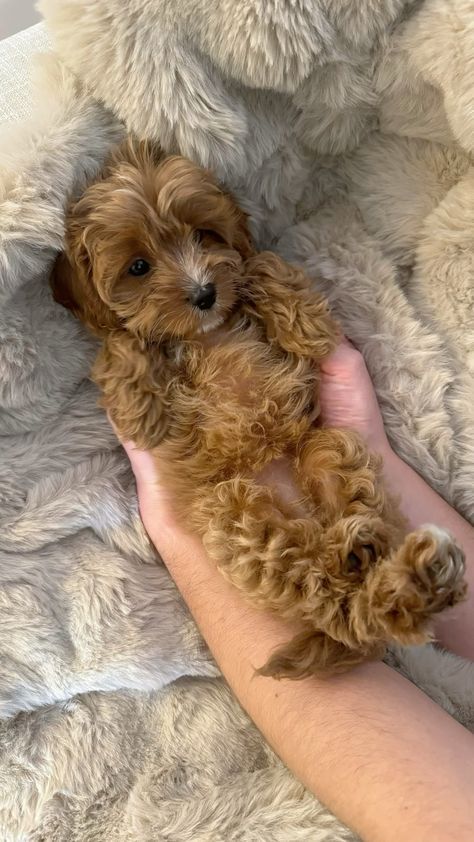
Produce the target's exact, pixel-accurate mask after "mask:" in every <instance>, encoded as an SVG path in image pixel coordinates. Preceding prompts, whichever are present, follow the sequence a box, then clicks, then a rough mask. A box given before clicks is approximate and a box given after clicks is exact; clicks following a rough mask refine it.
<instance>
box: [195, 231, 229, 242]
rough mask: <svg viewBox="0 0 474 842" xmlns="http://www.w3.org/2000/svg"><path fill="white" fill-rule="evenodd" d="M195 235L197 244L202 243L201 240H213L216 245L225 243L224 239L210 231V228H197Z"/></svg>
mask: <svg viewBox="0 0 474 842" xmlns="http://www.w3.org/2000/svg"><path fill="white" fill-rule="evenodd" d="M195 233H196V239H197V241H198V243H202V241H203V240H209V239H210V240H214V242H217V243H225V240H224V238H223V237H221V235H220V234H218V233H217V232H216V231H211V229H210V228H197V229H196V232H195Z"/></svg>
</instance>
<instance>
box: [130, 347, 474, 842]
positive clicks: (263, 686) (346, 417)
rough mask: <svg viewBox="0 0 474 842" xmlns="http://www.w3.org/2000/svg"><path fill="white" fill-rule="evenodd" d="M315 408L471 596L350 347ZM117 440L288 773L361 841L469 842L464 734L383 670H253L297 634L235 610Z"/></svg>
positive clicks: (228, 669) (457, 613) (461, 619)
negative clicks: (448, 561)
mask: <svg viewBox="0 0 474 842" xmlns="http://www.w3.org/2000/svg"><path fill="white" fill-rule="evenodd" d="M320 402H321V408H322V415H321V421H322V423H324V424H326V425H328V426H336V427H350V428H351V429H355V430H357V431H358V432H359V433H360V434H361V435H362V436H364V437H365V439H366V441H367V443H368V445H369V447H370V448H371V449H372V450H375V451H377V452H379V453H380V454H381V455H382V456H383V459H384V465H385V469H384V470H385V478H386V482H387V485H388V487H389V488H390V490H391V491H392V492H393V493H395V494H397V495H398V496H399V498H400V503H401V506H402V510H403V512H404V514H405V515H406V517H407V518H408V520H409V522H410V525H411V526H412V527H418V526H420V525H423V524H425V523H436V524H437V525H438V526H440V527H444V528H446V529H448V530H449V531H450V532H452V533H453V534H454V535H455V537H456V538H457V540H458V542H459V543H460V544H461V545H462V546H463V548H464V550H465V552H466V558H467V578H468V581H469V583H470V584H471V591H472V582H473V566H474V564H473V558H474V530H473V528H472V527H471V526H470V525H469V524H468V523H467V522H466V521H464V520H463V518H462V517H460V516H459V515H458V514H457V513H456V512H455V511H454V510H453V509H452V508H451V507H450V506H449V505H448V504H447V503H446V502H445V501H444V500H442V498H440V497H439V496H438V495H437V494H436V493H435V492H434V491H433V490H432V489H431V488H429V486H428V485H427V484H426V483H425V482H424V481H423V480H422V479H421V477H419V476H418V474H416V473H415V472H414V471H413V470H412V469H411V468H410V467H409V466H407V465H406V464H405V463H404V462H402V460H400V459H399V458H398V457H397V456H396V455H395V454H394V452H393V451H392V450H391V448H390V445H389V443H388V440H387V437H386V435H385V431H384V428H383V422H382V419H381V415H380V410H379V407H378V404H377V400H376V397H375V393H374V390H373V386H372V383H371V381H370V377H369V375H368V372H367V369H366V368H365V364H364V362H363V359H362V357H361V355H360V354H359V353H358V352H357V351H355V349H353V348H352V347H351V346H350V345H349V344H348V343H346V342H344V343H342V344H341V345H340V346H339V348H338V349H337V350H336V351H335V353H334V354H333V355H332V356H331V357H330V358H328V360H327V361H326V362H325V363H324V365H323V371H322V382H321V392H320ZM124 446H125V449H126V451H127V453H128V455H129V457H130V460H131V464H132V467H133V470H134V472H135V476H136V481H137V490H138V497H139V504H140V512H141V516H142V519H143V522H144V525H145V528H146V529H147V531H148V534H149V536H150V538H151V540H152V542H153V543H154V544H155V546H156V548H157V550H158V551H159V553H160V555H161V557H162V558H163V560H164V562H165V564H166V565H167V567H168V570H169V572H170V574H171V576H172V577H173V579H174V580H175V582H176V585H177V587H178V589H179V590H180V592H181V594H182V596H183V598H184V600H185V602H186V603H187V605H188V607H189V609H190V611H191V613H192V614H193V616H194V618H195V620H196V623H197V625H198V627H199V628H200V630H201V632H202V634H203V637H204V638H205V640H206V641H207V643H208V645H209V648H210V649H211V651H212V653H213V655H214V657H215V659H216V661H217V663H218V664H219V667H220V669H221V670H222V673H223V674H224V676H225V678H226V679H227V681H228V683H229V685H230V686H231V688H232V689H233V691H234V693H235V695H236V696H237V698H238V699H239V701H240V703H241V704H242V706H243V707H244V708H245V709H246V710H247V712H248V714H249V715H250V717H251V718H252V719H253V721H254V722H255V723H256V725H257V726H258V728H259V729H260V731H261V732H262V733H263V734H264V736H265V737H266V739H267V740H268V742H269V743H270V744H271V745H272V746H273V748H274V749H275V751H276V752H277V753H278V754H279V756H280V757H281V758H282V760H283V761H284V762H285V763H286V764H287V766H288V767H289V768H290V769H291V770H292V771H293V772H294V774H295V775H296V776H297V777H299V778H300V780H302V781H303V782H304V783H305V784H306V786H307V787H308V789H310V790H311V791H312V792H313V793H314V794H315V795H316V796H317V797H318V798H319V799H320V800H321V801H323V802H324V803H325V804H327V806H328V807H329V808H330V809H331V810H332V811H333V812H334V813H335V814H336V815H338V816H339V817H340V818H341V819H342V820H343V821H344V822H346V823H347V824H348V825H349V826H350V827H352V828H353V829H354V830H355V831H356V832H357V833H358V834H360V836H361V837H362V838H363V839H364V840H366V842H399V840H400V839H403V840H404V842H425V840H426V842H428V840H429V842H447V840H448V839H449V840H451V839H456V842H468V840H469V841H470V840H472V838H473V837H474V792H473V790H472V785H471V782H472V781H473V780H474V736H473V735H472V734H470V733H469V732H468V731H467V730H466V729H464V728H463V727H462V726H461V725H459V724H458V723H457V722H456V721H455V720H453V719H452V718H451V717H450V716H449V715H448V714H446V713H445V712H444V711H443V710H441V709H440V708H439V707H438V706H437V705H436V704H434V703H433V702H432V701H431V700H430V699H428V698H427V697H426V696H425V695H424V694H423V693H422V692H421V691H419V690H418V689H417V688H416V687H414V686H413V685H412V684H410V682H408V681H406V680H405V679H404V678H403V677H402V676H400V675H399V674H397V673H395V672H394V671H392V670H391V669H390V668H389V667H387V666H385V665H384V664H382V663H372V664H364V665H361V666H358V667H356V668H354V669H353V670H352V671H351V672H349V673H346V674H345V675H340V676H334V677H331V678H324V679H320V678H319V679H318V678H308V679H305V680H303V681H298V682H294V681H293V682H292V681H288V680H282V681H276V680H275V679H272V678H265V677H262V676H259V675H258V674H257V673H256V669H258V667H260V666H262V665H263V664H265V663H266V661H267V660H268V658H269V656H270V654H271V653H272V652H273V650H274V649H275V648H276V647H278V646H279V645H281V644H282V643H284V642H286V641H287V640H288V639H290V638H291V637H292V634H293V631H294V630H292V629H291V627H289V626H287V625H286V624H285V623H283V622H281V621H279V620H278V618H276V617H274V616H270V615H268V614H266V613H263V612H259V611H256V610H255V609H253V608H252V607H251V606H249V605H248V604H246V603H245V602H244V600H243V599H242V597H241V596H240V595H239V594H238V593H237V592H236V591H235V590H234V589H233V588H232V587H231V586H230V585H229V584H228V583H227V582H226V581H225V580H224V579H223V577H222V576H221V575H220V574H219V572H218V571H217V570H216V568H215V566H214V565H213V564H212V562H211V561H210V560H209V558H208V557H207V555H206V553H205V551H204V549H203V546H202V544H201V542H200V541H199V539H197V538H196V537H195V536H193V535H189V534H188V533H187V532H186V530H185V529H184V528H183V527H182V526H181V525H180V524H178V523H177V522H176V520H175V518H174V515H173V505H172V500H170V499H169V495H168V494H167V491H166V489H165V488H163V487H162V486H161V485H160V479H159V466H158V464H157V461H156V459H153V458H152V457H151V456H150V454H147V453H143V452H141V451H138V450H136V449H135V448H134V446H133V444H130V443H126V444H125V445H124ZM277 480H278V481H280V478H279V477H278V478H277ZM283 481H284V478H283ZM473 615H474V611H473V604H472V594H471V595H470V597H469V599H468V600H467V601H466V602H465V603H463V604H462V605H461V606H458V607H457V608H456V609H454V610H453V612H446V616H445V617H443V619H442V620H440V621H439V623H438V627H437V635H438V638H439V640H440V641H441V642H442V643H443V644H444V645H446V646H447V647H449V648H451V649H452V650H453V651H455V652H458V653H459V654H462V655H464V656H465V657H471V658H474V635H473V630H474V617H473Z"/></svg>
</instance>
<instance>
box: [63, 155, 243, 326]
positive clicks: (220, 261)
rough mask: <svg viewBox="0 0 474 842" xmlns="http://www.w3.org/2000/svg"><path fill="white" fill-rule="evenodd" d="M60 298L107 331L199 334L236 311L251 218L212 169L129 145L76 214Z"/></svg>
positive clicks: (71, 219) (71, 218) (74, 210)
mask: <svg viewBox="0 0 474 842" xmlns="http://www.w3.org/2000/svg"><path fill="white" fill-rule="evenodd" d="M67 227H68V233H67V246H66V252H65V254H64V255H63V256H62V257H61V259H60V260H59V261H58V263H57V265H56V268H55V272H54V275H53V281H52V283H53V291H54V294H55V298H56V300H58V301H60V302H61V303H62V304H64V305H65V306H68V307H69V308H70V309H72V310H73V311H74V312H75V313H76V314H77V315H79V316H80V317H81V318H82V319H83V321H85V322H86V323H87V324H88V325H89V327H91V328H92V329H93V330H95V331H96V332H98V333H101V332H103V330H104V329H105V330H107V329H110V328H115V327H122V328H125V329H127V330H129V331H131V332H133V333H134V334H135V335H137V336H139V337H141V338H143V339H145V340H148V341H156V342H158V341H160V340H163V339H165V340H166V339H173V338H174V339H176V338H187V339H189V338H194V337H198V336H199V335H203V334H205V333H208V332H210V331H212V330H214V329H216V328H217V327H219V326H220V325H221V324H223V323H224V322H225V321H226V319H227V318H228V317H229V315H230V314H231V312H232V310H233V308H234V307H235V305H236V302H237V300H238V297H239V288H240V287H241V285H242V282H243V281H242V277H243V266H244V262H245V260H246V259H247V258H248V257H249V256H250V254H252V253H253V249H252V245H251V240H250V236H249V234H248V231H247V226H246V220H245V215H244V214H243V213H242V211H241V210H240V209H239V208H238V207H237V205H236V204H235V202H234V201H233V200H232V199H231V197H230V196H228V195H227V194H225V193H224V192H223V191H222V190H221V189H220V188H219V187H218V186H217V184H216V183H215V182H214V181H213V179H212V177H211V176H210V175H209V173H207V172H206V171H205V170H202V169H200V168H199V167H197V166H195V165H194V164H192V163H191V162H190V161H188V160H186V159H184V158H181V157H167V158H163V159H162V160H161V161H160V160H158V161H156V159H154V157H153V153H152V152H151V151H150V149H149V148H148V147H146V146H144V145H140V146H131V145H128V146H127V147H125V148H123V149H122V150H121V151H120V152H119V153H117V154H116V156H115V158H114V160H112V162H111V164H110V166H109V168H108V170H107V171H106V173H105V174H104V177H103V179H102V180H101V181H98V182H97V183H95V184H93V185H92V186H91V187H89V188H88V190H87V191H86V193H85V194H84V196H83V197H82V198H81V199H80V200H79V201H78V202H77V203H76V204H75V206H73V208H72V209H71V213H70V215H69V219H68V226H67Z"/></svg>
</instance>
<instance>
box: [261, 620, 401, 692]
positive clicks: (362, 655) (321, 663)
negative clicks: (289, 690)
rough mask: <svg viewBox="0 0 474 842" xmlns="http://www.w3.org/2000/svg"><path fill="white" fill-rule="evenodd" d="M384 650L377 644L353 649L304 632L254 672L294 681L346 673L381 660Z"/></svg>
mask: <svg viewBox="0 0 474 842" xmlns="http://www.w3.org/2000/svg"><path fill="white" fill-rule="evenodd" d="M384 648H385V647H384V646H383V645H381V644H378V645H375V646H372V647H370V648H369V647H360V648H357V649H354V648H350V647H348V646H346V645H345V644H344V643H341V641H339V640H334V639H333V638H332V637H329V635H327V634H325V633H324V632H321V631H315V630H314V629H308V630H307V631H302V632H300V634H297V635H295V637H294V638H293V639H292V640H290V642H289V643H286V644H285V645H284V646H281V647H280V648H278V649H277V650H276V651H275V653H274V654H273V655H272V656H271V658H270V659H269V660H268V661H267V663H266V664H265V665H264V666H263V667H261V669H259V670H257V673H258V675H265V676H268V677H272V678H278V679H281V678H291V679H294V680H296V679H302V678H308V677H309V676H311V675H317V676H328V675H333V674H334V673H340V672H346V671H347V670H349V669H350V668H351V667H354V666H356V664H360V663H361V662H363V661H372V660H376V659H378V658H381V657H382V656H383V654H384Z"/></svg>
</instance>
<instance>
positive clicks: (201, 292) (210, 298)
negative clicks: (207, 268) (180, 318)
mask: <svg viewBox="0 0 474 842" xmlns="http://www.w3.org/2000/svg"><path fill="white" fill-rule="evenodd" d="M191 302H192V304H194V306H195V307H198V308H199V310H210V309H211V307H213V306H214V304H215V303H216V288H215V286H214V284H206V285H205V286H203V287H200V288H199V289H197V290H196V292H195V293H193V295H192V296H191Z"/></svg>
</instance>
